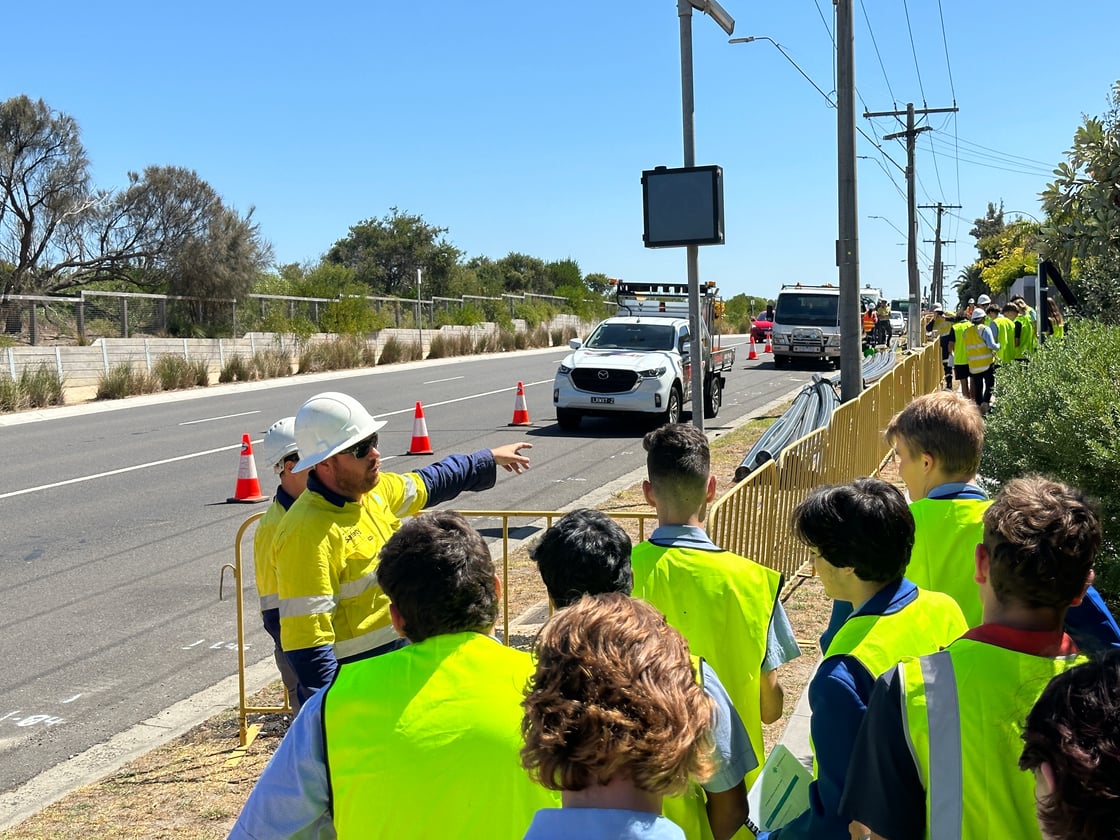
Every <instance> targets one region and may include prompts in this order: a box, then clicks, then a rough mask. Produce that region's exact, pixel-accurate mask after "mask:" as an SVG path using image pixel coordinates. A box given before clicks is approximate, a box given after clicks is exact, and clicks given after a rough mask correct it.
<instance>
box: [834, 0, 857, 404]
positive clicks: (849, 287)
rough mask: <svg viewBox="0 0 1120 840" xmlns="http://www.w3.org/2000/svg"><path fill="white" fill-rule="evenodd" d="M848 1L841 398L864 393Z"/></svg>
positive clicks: (843, 72) (842, 117) (845, 6)
mask: <svg viewBox="0 0 1120 840" xmlns="http://www.w3.org/2000/svg"><path fill="white" fill-rule="evenodd" d="M853 29H854V27H853V23H852V0H836V155H837V156H836V163H837V167H836V174H837V193H836V201H837V220H838V230H837V233H838V238H837V240H836V265H837V267H838V268H839V270H840V271H839V281H840V300H839V303H838V306H839V309H840V311H839V313H838V315H839V323H840V400H841V402H847V401H848V400H852V399H855V398H856V397H858V396H859V395H860V392H861V391H862V390H863V352H862V347H861V345H862V342H863V331H862V330H861V329H860V322H859V223H858V219H859V212H858V206H857V203H856V107H855V89H856V86H855V78H856V73H855V45H854V37H853V35H854V33H853Z"/></svg>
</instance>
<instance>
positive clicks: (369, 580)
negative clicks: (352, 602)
mask: <svg viewBox="0 0 1120 840" xmlns="http://www.w3.org/2000/svg"><path fill="white" fill-rule="evenodd" d="M375 586H377V569H374V570H373V571H372V572H367V573H366V574H364V575H362V576H361V577H360V578H357V579H356V580H348V581H346V582H345V583H343V584H342V585H341V586H339V587H338V591H339V594H340V596H341V597H342V598H343V599H345V598H357V597H358V596H359V595H361V594H362V593H363V592H365V591H367V590H369V589H373V588H374V587H375Z"/></svg>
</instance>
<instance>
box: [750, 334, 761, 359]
mask: <svg viewBox="0 0 1120 840" xmlns="http://www.w3.org/2000/svg"><path fill="white" fill-rule="evenodd" d="M757 358H758V353H757V352H755V349H754V336H753V335H752V336H751V352H749V353H748V354H747V361H748V362H751V361H754V360H755V359H757Z"/></svg>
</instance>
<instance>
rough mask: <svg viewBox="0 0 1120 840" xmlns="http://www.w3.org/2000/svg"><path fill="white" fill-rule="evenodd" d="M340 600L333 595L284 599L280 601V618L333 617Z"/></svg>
mask: <svg viewBox="0 0 1120 840" xmlns="http://www.w3.org/2000/svg"><path fill="white" fill-rule="evenodd" d="M337 606H338V599H336V598H335V597H334V596H333V595H308V596H306V597H304V598H284V599H282V600H281V601H280V617H281V618H296V617H299V616H307V615H332V614H333V613H334V610H335V607H337Z"/></svg>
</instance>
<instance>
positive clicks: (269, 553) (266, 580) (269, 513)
mask: <svg viewBox="0 0 1120 840" xmlns="http://www.w3.org/2000/svg"><path fill="white" fill-rule="evenodd" d="M285 513H287V511H286V510H284V506H283V505H282V504H280V503H279V502H278V501H276V500H275V499H273V500H272V504H270V505H269V506H268V510H266V511H265V513H264V516H262V517H261V518H260V521H259V522H257V530H256V532H255V533H254V534H253V572H254V573H255V574H256V578H257V595H258V596H260V601H261V612H264V611H265V610H275V609H279V607H280V595H279V594H278V593H279V591H280V590H279V589H278V588H277V585H276V561H275V559H274V558H273V548H274V541H275V537H276V529H277V528H278V527H279V526H280V520H281V519H282V518H283V517H284V514H285Z"/></svg>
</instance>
